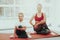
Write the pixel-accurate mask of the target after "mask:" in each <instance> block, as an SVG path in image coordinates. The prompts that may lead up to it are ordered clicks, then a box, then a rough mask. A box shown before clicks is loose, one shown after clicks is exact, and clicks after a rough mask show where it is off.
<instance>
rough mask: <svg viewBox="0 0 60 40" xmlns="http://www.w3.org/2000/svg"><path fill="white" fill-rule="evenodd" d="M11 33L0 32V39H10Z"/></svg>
mask: <svg viewBox="0 0 60 40" xmlns="http://www.w3.org/2000/svg"><path fill="white" fill-rule="evenodd" d="M11 35H12V34H0V40H10V36H11ZM31 40H32V39H31Z"/></svg>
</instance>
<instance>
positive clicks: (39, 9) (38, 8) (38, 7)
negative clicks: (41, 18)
mask: <svg viewBox="0 0 60 40" xmlns="http://www.w3.org/2000/svg"><path fill="white" fill-rule="evenodd" d="M41 9H42V6H41V5H40V4H38V6H37V10H38V12H41Z"/></svg>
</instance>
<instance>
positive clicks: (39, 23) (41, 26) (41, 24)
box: [30, 4, 50, 34]
mask: <svg viewBox="0 0 60 40" xmlns="http://www.w3.org/2000/svg"><path fill="white" fill-rule="evenodd" d="M41 9H42V5H41V4H38V5H37V10H38V12H37V13H36V14H35V15H33V17H32V18H31V20H30V24H31V25H32V26H33V27H34V31H36V33H37V34H48V33H50V30H49V28H48V27H47V25H46V16H45V14H44V13H43V12H41ZM33 19H35V25H33V23H32V20H33Z"/></svg>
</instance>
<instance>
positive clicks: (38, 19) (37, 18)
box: [35, 13, 44, 21]
mask: <svg viewBox="0 0 60 40" xmlns="http://www.w3.org/2000/svg"><path fill="white" fill-rule="evenodd" d="M43 19H44V16H43V13H42V15H41V17H37V14H36V15H35V21H41V20H43Z"/></svg>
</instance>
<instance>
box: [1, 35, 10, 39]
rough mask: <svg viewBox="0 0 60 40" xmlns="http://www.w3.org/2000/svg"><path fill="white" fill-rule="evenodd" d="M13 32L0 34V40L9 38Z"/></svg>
mask: <svg viewBox="0 0 60 40" xmlns="http://www.w3.org/2000/svg"><path fill="white" fill-rule="evenodd" d="M10 35H11V34H0V40H9V36H10Z"/></svg>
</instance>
